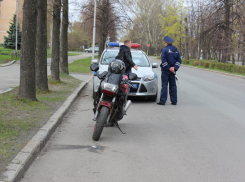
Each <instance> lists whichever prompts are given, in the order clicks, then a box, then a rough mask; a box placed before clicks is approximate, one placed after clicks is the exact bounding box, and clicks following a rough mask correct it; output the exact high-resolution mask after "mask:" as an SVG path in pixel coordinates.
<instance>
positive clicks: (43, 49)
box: [36, 0, 48, 91]
mask: <svg viewBox="0 0 245 182" xmlns="http://www.w3.org/2000/svg"><path fill="white" fill-rule="evenodd" d="M37 3H38V6H37V9H38V15H37V41H36V45H37V47H36V86H37V88H38V89H39V90H42V91H48V77H47V0H37Z"/></svg>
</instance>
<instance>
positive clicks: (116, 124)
mask: <svg viewBox="0 0 245 182" xmlns="http://www.w3.org/2000/svg"><path fill="white" fill-rule="evenodd" d="M115 126H116V127H117V128H118V129H119V130H120V131H121V132H122V134H126V133H124V132H123V131H122V130H121V128H120V127H119V124H118V122H115Z"/></svg>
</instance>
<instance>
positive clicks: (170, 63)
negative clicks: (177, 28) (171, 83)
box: [161, 45, 181, 71]
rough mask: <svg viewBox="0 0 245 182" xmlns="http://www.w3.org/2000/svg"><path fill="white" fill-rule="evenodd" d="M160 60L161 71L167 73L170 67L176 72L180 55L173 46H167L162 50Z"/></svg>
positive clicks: (179, 62)
mask: <svg viewBox="0 0 245 182" xmlns="http://www.w3.org/2000/svg"><path fill="white" fill-rule="evenodd" d="M161 60H162V64H161V70H162V71H168V70H169V69H170V68H171V67H174V69H175V71H177V70H178V69H179V67H180V65H181V58H180V53H179V51H178V50H177V48H176V47H174V46H173V45H167V46H166V47H165V48H164V49H162V55H161Z"/></svg>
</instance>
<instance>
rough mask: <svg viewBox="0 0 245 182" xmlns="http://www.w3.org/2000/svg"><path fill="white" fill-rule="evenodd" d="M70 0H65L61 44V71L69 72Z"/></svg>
mask: <svg viewBox="0 0 245 182" xmlns="http://www.w3.org/2000/svg"><path fill="white" fill-rule="evenodd" d="M68 25H69V20H68V0H63V13H62V30H61V44H60V64H61V72H62V73H66V74H69V70H68Z"/></svg>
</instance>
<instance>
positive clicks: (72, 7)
mask: <svg viewBox="0 0 245 182" xmlns="http://www.w3.org/2000/svg"><path fill="white" fill-rule="evenodd" d="M86 1H87V0H70V1H69V21H70V22H74V21H79V18H80V12H81V6H82V3H84V2H86Z"/></svg>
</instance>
